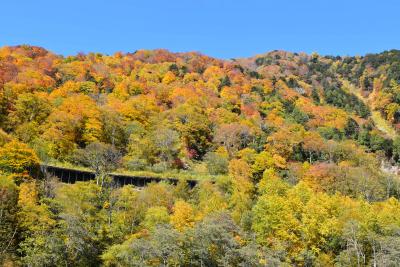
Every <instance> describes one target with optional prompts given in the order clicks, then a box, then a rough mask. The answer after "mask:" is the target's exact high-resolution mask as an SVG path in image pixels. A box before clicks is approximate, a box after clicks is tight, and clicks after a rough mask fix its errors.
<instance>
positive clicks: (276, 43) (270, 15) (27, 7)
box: [0, 0, 400, 58]
mask: <svg viewBox="0 0 400 267" xmlns="http://www.w3.org/2000/svg"><path fill="white" fill-rule="evenodd" d="M0 10H1V13H0V14H1V15H0V25H1V26H0V46H3V45H15V44H32V45H39V46H43V47H45V48H47V49H49V50H51V51H53V52H55V53H58V54H64V55H71V54H76V53H77V52H91V51H92V52H102V53H107V54H112V53H114V52H116V51H123V52H133V51H135V50H137V49H154V48H166V49H169V50H171V51H175V52H181V51H182V52H183V51H199V52H202V53H204V54H207V55H210V56H215V57H219V58H233V57H246V56H252V55H255V54H260V53H264V52H267V51H270V50H274V49H283V50H289V51H294V52H308V53H311V52H314V51H315V52H318V53H320V54H330V55H363V54H365V53H370V52H380V51H383V50H388V49H396V48H397V49H400V16H399V12H400V1H396V0H380V1H376V0H375V1H372V0H364V1H361V0H346V1H344V0H336V1H333V0H319V1H317V0H281V1H269V0H264V1H261V0H242V1H239V0H230V1H228V0H197V1H195V0H179V1H178V0H143V1H134V0H131V1H128V0H97V1H94V0H86V1H85V0H80V1H77V0H68V1H54V0H53V1H50V0H35V1H32V0H4V1H2V2H1V3H0Z"/></svg>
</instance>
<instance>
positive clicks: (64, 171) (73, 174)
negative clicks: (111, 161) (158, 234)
mask: <svg viewBox="0 0 400 267" xmlns="http://www.w3.org/2000/svg"><path fill="white" fill-rule="evenodd" d="M41 170H42V172H43V173H44V174H50V175H52V176H55V177H57V178H58V179H60V181H61V182H63V183H69V184H73V183H75V182H78V181H89V180H94V179H95V178H96V176H95V173H94V172H91V171H83V170H78V169H69V168H65V167H58V166H53V165H45V164H42V165H41ZM109 175H110V177H111V178H112V179H113V180H114V182H115V184H116V185H118V186H124V185H128V184H131V185H134V186H137V187H145V186H146V185H147V184H149V183H159V182H164V181H165V182H168V183H170V184H173V185H176V184H178V182H179V179H176V178H160V177H148V176H131V175H125V174H115V173H111V174H109ZM186 182H187V183H188V186H189V187H190V188H193V187H195V186H196V185H197V183H198V181H197V180H186Z"/></svg>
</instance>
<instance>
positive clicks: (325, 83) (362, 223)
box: [0, 45, 400, 267]
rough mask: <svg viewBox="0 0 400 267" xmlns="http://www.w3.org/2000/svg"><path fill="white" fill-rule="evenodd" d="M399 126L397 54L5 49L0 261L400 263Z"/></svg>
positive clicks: (0, 103)
mask: <svg viewBox="0 0 400 267" xmlns="http://www.w3.org/2000/svg"><path fill="white" fill-rule="evenodd" d="M399 133H400V51H397V50H391V51H385V52H382V53H377V54H367V55H365V56H346V57H341V56H322V55H318V54H317V53H312V54H305V53H291V52H285V51H272V52H268V53H265V54H262V55H257V56H254V57H250V58H236V59H230V60H222V59H217V58H212V57H209V56H206V55H203V54H200V53H195V52H188V53H172V52H169V51H167V50H138V51H135V52H131V53H122V52H121V53H115V54H113V55H106V54H100V53H87V54H84V53H79V54H77V55H73V56H61V55H57V54H55V53H52V52H50V51H48V50H46V49H44V48H41V47H36V46H29V45H20V46H5V47H2V48H0V265H4V266H246V267H247V266H400V249H399V248H400V136H399ZM43 166H58V167H63V168H66V169H73V170H85V171H91V172H93V173H94V174H95V179H93V180H90V181H80V182H76V183H63V182H61V181H60V180H59V179H58V178H57V177H55V176H53V175H51V174H49V173H48V172H46V171H45V168H43ZM111 174H125V175H130V176H141V177H158V178H161V182H154V183H149V184H147V185H146V186H144V187H136V186H133V185H121V184H118V183H116V182H115V181H114V180H113V179H111ZM163 178H174V179H177V180H178V181H179V182H178V183H176V184H171V183H169V182H168V180H167V179H164V180H165V181H163ZM188 180H192V181H196V185H195V186H190V185H189V184H188V182H187V181H188Z"/></svg>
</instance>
